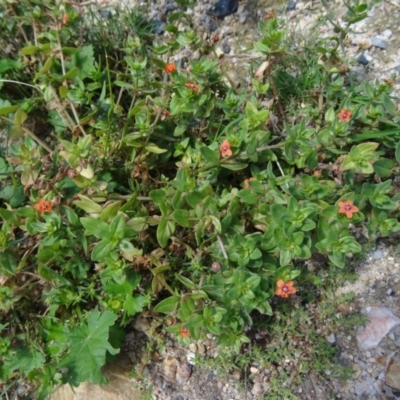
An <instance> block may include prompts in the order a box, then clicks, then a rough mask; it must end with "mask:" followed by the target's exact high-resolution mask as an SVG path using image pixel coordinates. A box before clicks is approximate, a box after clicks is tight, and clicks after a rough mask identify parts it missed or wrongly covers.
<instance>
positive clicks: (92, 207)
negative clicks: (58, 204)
mask: <svg viewBox="0 0 400 400" xmlns="http://www.w3.org/2000/svg"><path fill="white" fill-rule="evenodd" d="M78 196H79V198H80V199H81V200H75V201H74V204H75V205H76V206H77V207H79V208H81V209H82V210H83V211H86V212H87V213H89V214H92V215H93V217H98V216H99V215H100V213H101V212H102V211H103V207H102V206H101V205H100V204H97V203H95V202H94V201H93V200H91V199H89V197H86V196H83V195H81V194H79V195H78Z"/></svg>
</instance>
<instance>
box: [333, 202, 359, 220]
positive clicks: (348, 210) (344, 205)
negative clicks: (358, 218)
mask: <svg viewBox="0 0 400 400" xmlns="http://www.w3.org/2000/svg"><path fill="white" fill-rule="evenodd" d="M338 206H339V214H346V217H347V218H352V217H353V214H354V213H356V212H358V207H356V206H355V205H354V204H353V202H352V201H351V200H346V201H339V203H338Z"/></svg>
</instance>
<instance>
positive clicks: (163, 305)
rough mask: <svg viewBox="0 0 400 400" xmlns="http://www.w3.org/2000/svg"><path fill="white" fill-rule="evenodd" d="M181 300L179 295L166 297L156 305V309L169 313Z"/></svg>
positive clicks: (156, 310)
mask: <svg viewBox="0 0 400 400" xmlns="http://www.w3.org/2000/svg"><path fill="white" fill-rule="evenodd" d="M179 300H180V297H179V296H171V297H167V298H166V299H164V300H162V301H160V302H159V303H158V304H157V305H156V306H155V307H154V311H155V312H159V313H164V314H168V313H170V312H171V311H174V310H175V308H176V306H177V304H178V302H179Z"/></svg>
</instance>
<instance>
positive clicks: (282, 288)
mask: <svg viewBox="0 0 400 400" xmlns="http://www.w3.org/2000/svg"><path fill="white" fill-rule="evenodd" d="M293 285H294V282H293V281H289V282H285V281H283V280H282V279H279V280H278V282H276V286H277V289H276V290H275V296H280V297H283V298H284V299H286V298H287V297H289V295H290V294H295V293H296V288H294V287H293Z"/></svg>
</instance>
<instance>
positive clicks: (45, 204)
mask: <svg viewBox="0 0 400 400" xmlns="http://www.w3.org/2000/svg"><path fill="white" fill-rule="evenodd" d="M34 209H35V210H37V211H39V214H40V215H42V214H44V213H45V212H52V211H53V209H52V204H51V201H49V200H45V199H40V200H39V202H38V203H36V204H35V205H34Z"/></svg>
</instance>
